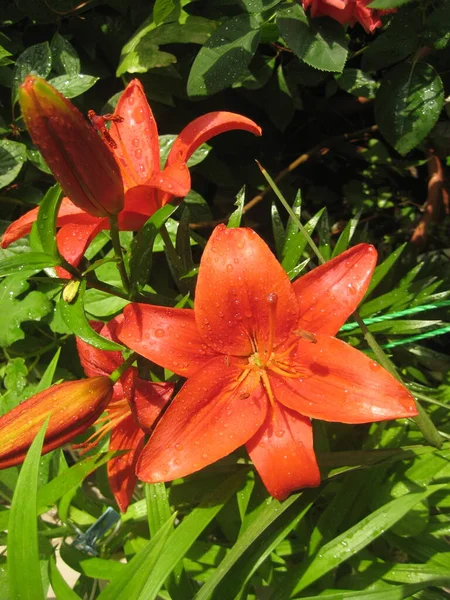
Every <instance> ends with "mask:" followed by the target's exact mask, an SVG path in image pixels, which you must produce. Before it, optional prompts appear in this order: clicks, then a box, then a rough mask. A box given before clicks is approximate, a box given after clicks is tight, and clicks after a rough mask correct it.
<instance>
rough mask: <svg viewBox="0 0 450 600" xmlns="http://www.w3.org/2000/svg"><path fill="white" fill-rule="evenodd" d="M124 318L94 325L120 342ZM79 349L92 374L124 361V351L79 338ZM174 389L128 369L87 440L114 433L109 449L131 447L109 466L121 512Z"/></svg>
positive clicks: (104, 371)
mask: <svg viewBox="0 0 450 600" xmlns="http://www.w3.org/2000/svg"><path fill="white" fill-rule="evenodd" d="M122 319H123V317H122V315H120V316H119V317H116V318H115V319H113V320H112V321H110V322H109V323H107V324H106V325H104V324H103V323H100V322H95V321H94V322H91V326H92V327H93V328H94V329H95V330H96V331H99V332H100V334H101V335H102V336H103V337H106V338H107V339H111V340H114V341H117V333H116V332H117V328H118V326H119V325H120V323H121V321H122ZM77 349H78V354H79V356H80V361H81V364H82V366H83V368H84V371H85V373H86V375H88V376H89V377H96V376H102V375H109V374H110V373H112V372H113V371H114V370H115V369H117V368H118V367H120V365H121V364H122V363H123V358H122V355H121V353H120V352H114V351H105V350H99V349H98V348H94V347H93V346H90V345H89V344H87V343H86V342H83V341H82V340H80V339H79V338H77ZM172 392H173V384H171V383H153V382H151V381H145V380H144V379H141V378H140V377H139V374H138V370H137V369H136V368H135V367H131V368H129V369H127V371H126V372H125V374H124V375H123V376H122V377H121V378H120V379H119V380H118V381H117V382H116V383H115V384H114V394H113V397H112V401H111V402H110V403H109V405H108V407H107V409H106V410H107V416H105V417H102V419H100V420H99V421H98V422H97V423H98V424H99V425H100V427H99V429H97V431H96V432H95V433H94V435H93V436H92V437H91V438H90V439H89V440H88V442H87V447H90V446H91V445H94V444H96V443H97V442H98V441H99V439H100V438H101V437H103V436H104V435H106V434H107V433H108V432H111V437H110V441H109V450H111V451H115V450H127V452H126V454H122V455H121V456H117V457H115V458H112V459H111V460H110V461H108V467H107V470H108V480H109V485H110V488H111V491H112V493H113V494H114V497H115V499H116V502H117V504H118V506H119V508H120V510H121V511H125V510H126V509H127V507H128V505H129V503H130V501H131V497H132V495H133V492H134V488H135V485H136V481H137V477H136V475H135V467H136V463H137V460H138V458H139V454H140V451H141V450H142V448H143V446H144V441H145V436H146V434H148V433H149V432H150V431H151V429H152V427H153V425H154V422H155V420H156V419H157V417H158V416H159V414H160V412H161V410H162V409H163V408H164V406H165V405H166V403H167V402H168V401H169V399H170V396H171V395H172ZM85 446H86V444H85Z"/></svg>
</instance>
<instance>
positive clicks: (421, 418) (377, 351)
mask: <svg viewBox="0 0 450 600" xmlns="http://www.w3.org/2000/svg"><path fill="white" fill-rule="evenodd" d="M256 163H257V165H258V167H259V168H260V169H261V173H262V174H263V175H264V177H265V179H266V180H267V182H268V184H269V185H270V187H271V188H272V190H273V191H274V192H275V194H276V195H277V197H278V199H279V200H280V202H281V203H282V205H283V206H284V207H285V209H286V210H287V212H288V213H289V215H290V216H291V218H292V219H293V221H294V222H295V223H296V224H297V226H298V227H299V229H300V231H301V232H302V234H303V235H304V236H305V239H306V241H307V242H308V244H309V246H310V247H311V249H312V250H313V252H314V254H315V255H316V256H317V258H318V260H319V262H320V263H321V264H324V263H325V262H326V261H325V259H324V257H323V256H322V253H321V252H320V250H319V248H318V247H317V246H316V244H315V243H314V241H313V240H312V238H311V236H310V235H309V233H308V232H307V231H306V229H305V228H304V227H303V225H302V224H301V222H300V220H299V218H298V217H297V215H295V213H294V211H293V210H292V208H291V207H290V206H289V204H288V203H287V201H286V200H285V198H284V196H283V194H282V193H281V191H280V190H279V188H278V187H277V185H276V183H275V182H274V180H273V179H272V177H271V176H270V175H269V174H268V173H267V171H266V170H265V169H264V167H262V165H260V163H259V162H258V161H256ZM353 318H354V319H355V321H356V322H357V323H358V325H359V327H360V329H361V331H362V334H363V336H364V339H365V340H366V342H367V344H368V346H369V348H370V349H371V350H372V352H373V353H374V355H375V357H376V359H377V360H378V362H379V363H380V365H381V366H383V367H384V368H385V369H386V371H388V372H389V373H390V374H391V375H392V376H393V377H395V378H396V379H397V380H398V381H399V382H400V383H401V384H402V385H403V386H405V383H404V381H403V380H402V378H401V377H400V375H399V374H398V373H397V370H396V368H395V366H394V364H393V363H392V361H391V360H390V359H389V357H388V356H387V355H386V354H385V353H384V352H383V350H382V348H381V347H380V345H379V344H378V342H377V341H376V340H375V338H374V337H373V335H372V334H371V333H370V331H369V330H368V329H367V327H366V325H365V323H364V321H363V320H362V319H361V317H360V316H359V313H358V311H355V312H354V313H353ZM405 387H406V386H405ZM415 402H416V407H417V410H418V412H419V415H418V416H417V417H414V422H415V423H416V425H417V427H418V428H419V429H420V431H421V432H422V434H423V436H424V437H425V439H426V440H427V441H428V443H429V444H431V445H432V446H435V447H437V448H440V447H441V446H442V438H441V436H440V435H439V432H438V430H437V429H436V427H435V425H434V423H433V421H432V420H431V419H430V417H429V416H428V414H427V412H426V411H425V410H424V409H423V408H422V406H421V405H420V403H419V401H418V400H417V399H415Z"/></svg>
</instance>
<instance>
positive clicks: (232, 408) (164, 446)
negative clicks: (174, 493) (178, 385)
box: [136, 356, 267, 483]
mask: <svg viewBox="0 0 450 600" xmlns="http://www.w3.org/2000/svg"><path fill="white" fill-rule="evenodd" d="M241 374H242V370H241V369H240V368H239V367H238V366H237V364H236V363H235V362H233V361H231V362H230V361H228V362H227V360H226V357H224V356H220V357H216V358H213V359H211V360H210V361H209V362H208V363H207V364H206V365H204V366H203V368H202V369H200V371H198V372H197V373H196V374H195V375H193V376H192V377H190V378H189V379H188V380H187V382H186V383H185V384H184V386H183V387H182V389H181V390H180V392H179V393H178V395H177V396H176V397H175V399H174V400H173V402H172V404H171V405H170V406H169V408H168V409H167V411H166V412H165V414H164V415H163V417H162V419H161V421H160V422H159V423H158V425H157V426H156V428H155V431H154V433H153V435H152V437H151V438H150V441H149V442H148V444H147V445H146V447H145V448H144V450H143V451H142V453H141V455H140V457H139V461H138V465H137V471H136V472H137V475H138V477H139V478H140V479H142V480H143V481H147V482H151V483H156V482H158V481H171V480H172V479H176V478H178V477H184V476H185V475H189V474H190V473H194V472H195V471H198V470H199V469H202V468H203V467H205V466H207V465H210V464H211V463H213V462H215V461H216V460H219V459H220V458H222V457H224V456H227V455H228V454H230V453H231V452H233V450H235V449H236V448H238V447H239V446H241V445H242V444H245V443H246V442H247V441H248V440H249V439H250V438H251V437H252V436H253V435H254V434H255V433H256V431H257V430H258V429H259V427H260V426H261V425H262V423H263V422H264V419H265V417H266V413H267V396H266V393H265V391H264V389H263V387H262V385H261V384H260V382H259V379H258V377H257V375H256V374H254V373H250V374H249V375H248V377H246V378H244V380H243V381H241V382H239V381H238V379H239V377H240V375H241Z"/></svg>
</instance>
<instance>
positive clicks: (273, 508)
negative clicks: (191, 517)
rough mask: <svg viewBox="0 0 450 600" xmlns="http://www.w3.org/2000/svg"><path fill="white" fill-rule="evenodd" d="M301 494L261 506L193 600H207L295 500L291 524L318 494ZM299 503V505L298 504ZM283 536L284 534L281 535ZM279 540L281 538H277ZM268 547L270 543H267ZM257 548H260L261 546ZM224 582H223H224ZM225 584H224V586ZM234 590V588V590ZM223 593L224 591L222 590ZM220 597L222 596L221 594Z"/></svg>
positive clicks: (276, 536) (232, 596)
mask: <svg viewBox="0 0 450 600" xmlns="http://www.w3.org/2000/svg"><path fill="white" fill-rule="evenodd" d="M302 496H303V494H301V493H300V494H293V495H292V496H290V497H289V498H288V499H287V500H285V501H284V502H278V501H277V500H273V499H272V500H271V501H270V503H269V504H266V505H265V506H264V507H263V510H262V511H260V512H259V513H258V518H255V519H254V520H253V521H252V522H251V523H250V525H249V526H248V527H247V528H246V529H245V530H244V532H243V533H242V534H241V535H240V536H239V539H238V540H237V542H236V544H235V545H234V546H233V548H232V549H231V550H230V552H228V554H227V556H226V558H224V560H223V561H222V562H221V563H220V565H219V567H218V568H217V569H216V570H215V572H214V574H213V575H212V576H211V577H210V578H209V579H208V581H207V582H206V583H205V585H204V586H203V587H202V589H201V590H200V591H199V592H198V594H197V595H196V596H195V600H207V599H208V598H210V597H211V594H212V592H213V591H214V590H215V589H216V588H217V586H218V585H219V584H220V582H221V581H222V579H223V578H224V577H225V576H226V575H227V573H228V572H229V571H230V569H231V568H232V567H233V566H234V565H235V564H236V563H237V561H238V560H239V559H240V558H241V557H242V556H243V554H244V552H246V551H247V550H248V549H249V548H250V546H252V545H253V544H254V543H257V544H258V545H260V544H261V541H260V537H261V536H262V535H263V534H264V533H265V532H266V531H267V529H268V528H269V527H270V526H271V525H273V524H274V523H275V522H276V521H277V519H279V518H280V517H282V516H283V514H284V513H285V512H286V511H287V510H288V509H289V508H291V506H292V505H293V504H294V503H297V500H299V499H300V503H297V510H296V511H295V513H294V514H293V515H292V511H290V519H289V521H291V522H292V520H293V523H291V524H292V525H294V524H295V522H296V521H297V520H298V517H299V515H301V516H304V515H305V514H306V512H308V510H309V509H310V508H311V506H312V505H313V503H314V500H315V499H316V498H317V496H318V492H317V491H314V492H310V493H309V494H306V498H305V499H304V498H303V497H302ZM299 504H300V506H299ZM289 531H290V527H289V523H288V525H287V530H286V532H285V535H287V534H288V533H289ZM278 534H279V532H277V533H276V534H275V539H277V538H278ZM283 537H284V536H283ZM279 541H281V540H279ZM269 548H270V544H269ZM259 549H262V548H261V547H260V548H259ZM230 579H231V581H230V585H233V577H231V578H230ZM224 583H225V582H224ZM226 587H227V586H225V588H226ZM234 592H236V590H234ZM224 593H225V592H224ZM235 595H236V594H235V593H234V594H232V595H231V596H227V598H234V597H235ZM221 597H222V596H221Z"/></svg>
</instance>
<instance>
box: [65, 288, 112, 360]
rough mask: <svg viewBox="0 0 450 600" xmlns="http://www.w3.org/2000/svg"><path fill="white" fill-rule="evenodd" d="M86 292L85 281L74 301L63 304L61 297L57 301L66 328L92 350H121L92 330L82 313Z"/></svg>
mask: <svg viewBox="0 0 450 600" xmlns="http://www.w3.org/2000/svg"><path fill="white" fill-rule="evenodd" d="M85 291H86V281H83V282H82V283H81V286H80V289H79V291H78V295H77V297H76V299H75V300H74V301H73V302H71V303H70V304H69V303H68V302H65V301H64V299H63V297H62V296H61V298H60V300H59V308H60V311H61V315H62V317H63V319H64V321H65V322H66V324H67V326H68V327H70V329H71V331H72V332H73V333H74V334H75V335H76V336H77V337H79V338H80V339H82V340H83V341H85V342H86V343H88V344H91V346H94V348H99V349H100V350H123V346H121V345H120V344H117V343H116V342H113V341H112V340H107V339H106V338H104V337H102V336H101V335H100V334H98V333H97V332H96V331H94V330H93V329H92V327H91V326H90V325H89V322H88V320H87V318H86V315H85V313H84V294H85Z"/></svg>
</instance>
